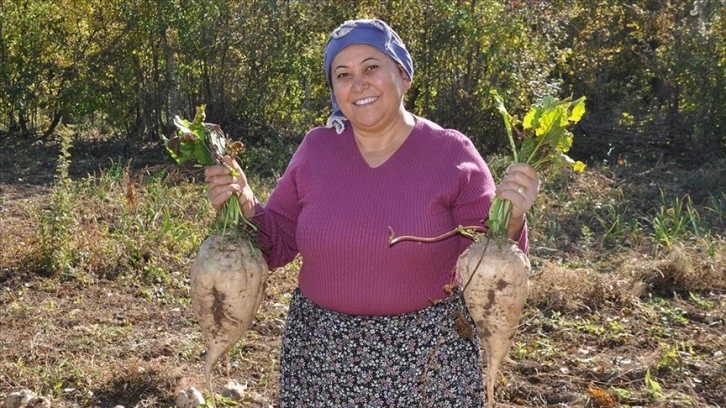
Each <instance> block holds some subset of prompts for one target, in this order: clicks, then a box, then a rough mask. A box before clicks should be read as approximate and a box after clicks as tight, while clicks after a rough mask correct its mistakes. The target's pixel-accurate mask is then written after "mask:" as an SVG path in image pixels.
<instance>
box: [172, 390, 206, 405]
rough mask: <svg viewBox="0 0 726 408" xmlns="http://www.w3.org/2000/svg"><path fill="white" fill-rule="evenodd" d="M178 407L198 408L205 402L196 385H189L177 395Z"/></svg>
mask: <svg viewBox="0 0 726 408" xmlns="http://www.w3.org/2000/svg"><path fill="white" fill-rule="evenodd" d="M175 402H176V406H177V408H196V407H198V406H200V405H203V404H205V401H204V396H203V395H202V393H201V392H199V390H197V389H196V388H194V387H188V388H186V389H185V390H184V391H182V392H180V393H179V394H177V396H176V401H175Z"/></svg>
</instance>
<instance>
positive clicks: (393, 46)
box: [324, 20, 413, 134]
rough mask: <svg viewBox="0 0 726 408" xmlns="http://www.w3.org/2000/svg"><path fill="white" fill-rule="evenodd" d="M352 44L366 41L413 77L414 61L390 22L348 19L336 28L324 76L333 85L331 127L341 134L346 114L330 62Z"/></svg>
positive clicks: (329, 121) (327, 54) (327, 47)
mask: <svg viewBox="0 0 726 408" xmlns="http://www.w3.org/2000/svg"><path fill="white" fill-rule="evenodd" d="M353 44H365V45H370V46H371V47H373V48H375V49H377V50H379V51H381V52H382V53H384V54H386V55H388V56H389V57H391V58H392V59H393V60H394V61H396V62H397V63H398V64H399V65H400V66H401V67H403V69H404V70H405V71H406V74H408V79H409V80H410V81H413V61H411V55H410V54H409V53H408V50H406V46H405V45H404V44H403V41H401V38H400V37H399V36H398V34H396V32H395V31H393V29H392V28H391V27H389V26H388V24H386V23H384V22H383V21H381V20H349V21H346V22H345V23H343V24H341V25H340V26H339V27H338V28H336V29H335V30H334V31H333V33H332V34H330V37H329V38H328V42H327V44H325V54H324V59H325V78H326V80H327V81H328V86H329V87H330V101H331V103H332V105H333V114H332V115H330V117H329V118H328V127H335V131H336V132H337V133H338V134H340V133H343V130H344V129H345V124H344V122H345V116H344V115H343V113H342V112H341V111H340V108H339V107H338V102H337V101H336V100H335V94H334V93H333V82H332V79H331V77H330V65H331V64H332V63H333V59H334V58H335V56H336V55H338V53H339V52H340V51H342V50H343V48H345V47H347V46H349V45H353Z"/></svg>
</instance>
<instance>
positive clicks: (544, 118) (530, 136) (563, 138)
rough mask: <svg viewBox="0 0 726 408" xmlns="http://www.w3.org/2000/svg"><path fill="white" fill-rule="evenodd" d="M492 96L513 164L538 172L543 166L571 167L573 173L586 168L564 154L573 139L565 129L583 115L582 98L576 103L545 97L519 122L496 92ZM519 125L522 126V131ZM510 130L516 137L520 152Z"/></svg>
mask: <svg viewBox="0 0 726 408" xmlns="http://www.w3.org/2000/svg"><path fill="white" fill-rule="evenodd" d="M491 93H492V96H493V97H494V100H495V104H496V107H497V110H498V111H499V113H501V114H502V118H503V119H504V126H505V128H506V131H507V136H508V137H509V142H510V145H511V149H512V154H513V155H514V161H515V162H520V163H528V164H530V165H531V166H532V167H534V168H535V169H537V170H538V169H540V168H542V167H544V166H546V165H554V166H556V167H562V166H570V167H572V168H573V169H574V170H575V171H583V170H584V169H585V164H584V163H582V162H579V161H577V162H576V161H574V160H572V159H571V158H570V157H569V156H567V154H566V153H567V152H568V151H569V150H570V148H571V147H572V140H573V135H572V132H570V131H569V130H568V129H567V127H568V126H569V125H572V124H575V123H577V122H579V121H580V119H582V116H583V115H584V114H585V99H586V98H585V97H584V96H583V97H580V98H579V99H577V100H575V101H572V100H571V98H567V99H562V100H558V99H555V98H553V97H551V96H548V97H546V98H544V99H543V100H542V101H541V102H539V103H536V104H534V105H533V106H532V107H531V108H530V109H529V111H528V112H527V114H526V115H524V119H522V121H521V122H520V121H519V120H518V119H517V118H516V117H513V116H511V115H510V114H509V113H508V112H507V109H506V108H505V107H504V102H503V101H502V98H501V97H500V96H499V94H497V92H496V91H492V92H491ZM518 125H521V129H519V128H518ZM513 131H516V132H517V135H518V137H519V149H517V145H516V141H515V140H514V136H513Z"/></svg>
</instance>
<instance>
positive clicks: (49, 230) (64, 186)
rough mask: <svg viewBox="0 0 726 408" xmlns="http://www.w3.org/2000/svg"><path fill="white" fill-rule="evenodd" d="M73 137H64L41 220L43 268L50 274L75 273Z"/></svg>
mask: <svg viewBox="0 0 726 408" xmlns="http://www.w3.org/2000/svg"><path fill="white" fill-rule="evenodd" d="M70 148H71V138H70V136H64V137H62V138H61V145H60V153H59V155H58V159H57V164H56V179H55V182H54V184H53V187H52V190H51V196H50V205H49V207H48V209H46V210H45V212H44V214H43V215H42V217H41V218H40V220H39V227H40V234H41V255H40V257H41V268H42V269H43V270H44V271H45V272H46V274H47V275H49V276H55V275H58V274H61V275H66V274H68V275H73V274H75V272H74V270H73V237H74V234H75V231H74V223H75V219H74V207H75V204H76V202H75V197H74V195H73V182H72V181H71V179H70V178H69V175H68V169H69V167H70V164H71V161H70V153H69V150H70Z"/></svg>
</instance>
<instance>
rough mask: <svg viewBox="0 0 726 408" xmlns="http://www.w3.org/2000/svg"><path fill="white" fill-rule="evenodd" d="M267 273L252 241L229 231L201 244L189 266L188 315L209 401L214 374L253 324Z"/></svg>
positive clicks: (211, 236)
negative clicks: (199, 345)
mask: <svg viewBox="0 0 726 408" xmlns="http://www.w3.org/2000/svg"><path fill="white" fill-rule="evenodd" d="M268 273H269V269H268V267H267V263H265V260H264V259H263V257H262V254H261V253H260V252H259V250H258V249H256V247H255V246H253V245H252V242H251V241H250V239H249V238H247V237H246V236H244V235H242V234H240V233H238V232H235V231H233V230H231V229H230V230H227V231H225V232H222V233H217V234H213V235H210V236H209V237H208V238H207V239H205V240H204V242H203V243H202V245H201V247H200V248H199V251H198V253H197V257H196V258H195V260H194V262H193V263H192V267H191V298H192V310H193V312H194V314H195V316H196V317H197V320H198V322H199V325H200V326H201V330H202V335H203V337H204V341H205V343H206V346H207V356H206V361H205V364H204V373H205V379H206V382H207V388H208V390H209V392H210V394H211V398H212V401H214V392H213V389H212V386H211V372H212V368H213V367H214V364H216V363H217V361H218V360H219V358H220V357H221V356H222V355H224V354H225V353H227V352H228V351H230V350H231V349H232V347H233V346H234V345H235V344H236V343H237V342H238V341H239V340H240V339H242V336H243V335H244V334H245V332H246V331H247V329H248V328H249V327H250V325H251V324H252V322H253V321H254V319H255V316H256V314H257V310H258V309H259V307H260V303H261V302H262V298H263V297H264V293H265V286H266V281H267V276H268Z"/></svg>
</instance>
